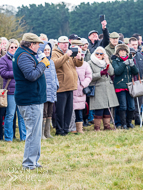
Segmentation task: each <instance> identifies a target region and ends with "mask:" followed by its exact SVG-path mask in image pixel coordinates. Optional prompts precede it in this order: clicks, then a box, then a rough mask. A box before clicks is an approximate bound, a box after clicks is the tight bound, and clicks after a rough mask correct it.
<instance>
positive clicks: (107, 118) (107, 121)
mask: <svg viewBox="0 0 143 190" xmlns="http://www.w3.org/2000/svg"><path fill="white" fill-rule="evenodd" d="M103 125H104V130H114V129H113V128H111V127H110V115H104V116H103Z"/></svg>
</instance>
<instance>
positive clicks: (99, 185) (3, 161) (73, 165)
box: [0, 126, 143, 190]
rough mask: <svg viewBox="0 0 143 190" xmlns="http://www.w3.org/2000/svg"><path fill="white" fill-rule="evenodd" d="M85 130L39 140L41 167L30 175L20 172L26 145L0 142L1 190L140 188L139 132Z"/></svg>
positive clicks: (142, 139)
mask: <svg viewBox="0 0 143 190" xmlns="http://www.w3.org/2000/svg"><path fill="white" fill-rule="evenodd" d="M84 130H85V133H84V134H83V135H81V134H80V135H74V134H68V135H67V136H64V137H61V136H54V138H53V139H47V140H42V148H41V157H40V160H39V163H40V164H42V165H43V168H42V169H36V170H33V171H24V170H22V165H21V164H22V159H23V152H24V144H25V143H24V142H20V141H19V140H14V142H13V143H6V142H4V141H0V190H11V189H12V190H90V189H91V190H97V189H99V190H104V189H109V190H114V189H115V190H118V189H125V190H127V189H129V190H141V189H143V128H139V126H136V128H135V129H133V130H131V129H130V130H129V131H125V130H116V131H101V132H94V131H93V126H91V127H88V128H84ZM52 134H53V135H54V129H52ZM17 137H18V132H17Z"/></svg>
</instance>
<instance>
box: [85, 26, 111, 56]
mask: <svg viewBox="0 0 143 190" xmlns="http://www.w3.org/2000/svg"><path fill="white" fill-rule="evenodd" d="M102 31H103V39H102V40H95V41H94V44H93V43H92V42H91V41H89V46H88V49H89V51H90V53H91V54H92V53H93V52H94V50H95V49H96V48H97V47H98V46H102V47H103V48H105V47H106V46H107V45H108V44H109V32H108V29H107V28H105V29H104V30H102Z"/></svg>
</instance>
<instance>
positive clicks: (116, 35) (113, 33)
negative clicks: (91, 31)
mask: <svg viewBox="0 0 143 190" xmlns="http://www.w3.org/2000/svg"><path fill="white" fill-rule="evenodd" d="M119 37H120V36H119V34H118V33H117V32H112V33H110V38H119Z"/></svg>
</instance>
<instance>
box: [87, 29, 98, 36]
mask: <svg viewBox="0 0 143 190" xmlns="http://www.w3.org/2000/svg"><path fill="white" fill-rule="evenodd" d="M92 33H97V34H98V31H97V30H92V31H90V32H89V33H88V36H90V35H91V34H92Z"/></svg>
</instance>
